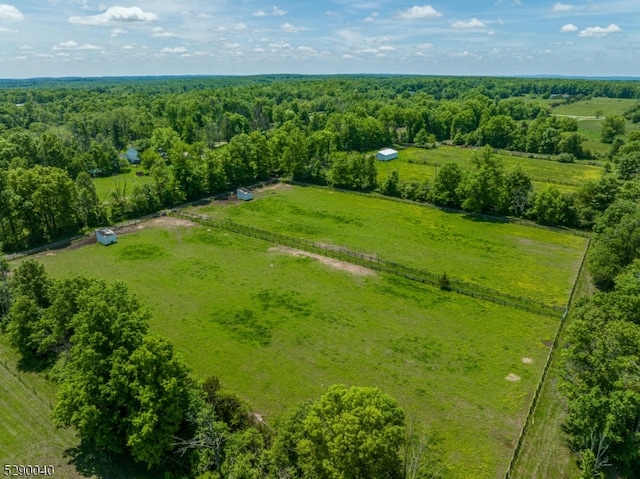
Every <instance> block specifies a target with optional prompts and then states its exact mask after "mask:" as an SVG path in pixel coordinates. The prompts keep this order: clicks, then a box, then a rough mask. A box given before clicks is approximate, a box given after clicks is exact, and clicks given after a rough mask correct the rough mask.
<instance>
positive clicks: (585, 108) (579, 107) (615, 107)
mask: <svg viewBox="0 0 640 479" xmlns="http://www.w3.org/2000/svg"><path fill="white" fill-rule="evenodd" d="M557 101H558V99H550V100H547V103H553V102H557ZM637 102H638V100H632V99H624V98H604V97H596V98H591V99H589V100H583V101H577V102H575V103H570V104H567V105H559V106H557V107H555V108H553V113H554V114H557V115H573V116H594V117H595V116H596V114H597V113H598V112H600V116H601V117H602V118H604V117H605V116H608V115H622V114H623V113H624V112H625V110H627V109H628V108H630V107H632V106H633V105H635V104H636V103H637Z"/></svg>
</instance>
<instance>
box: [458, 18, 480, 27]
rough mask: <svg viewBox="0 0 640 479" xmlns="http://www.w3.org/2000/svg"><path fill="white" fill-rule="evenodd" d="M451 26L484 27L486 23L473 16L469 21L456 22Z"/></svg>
mask: <svg viewBox="0 0 640 479" xmlns="http://www.w3.org/2000/svg"><path fill="white" fill-rule="evenodd" d="M451 26H452V27H453V28H484V27H485V26H486V25H485V24H484V23H483V22H481V21H480V20H478V19H477V18H472V19H471V20H469V21H468V22H462V21H459V22H454V23H452V24H451Z"/></svg>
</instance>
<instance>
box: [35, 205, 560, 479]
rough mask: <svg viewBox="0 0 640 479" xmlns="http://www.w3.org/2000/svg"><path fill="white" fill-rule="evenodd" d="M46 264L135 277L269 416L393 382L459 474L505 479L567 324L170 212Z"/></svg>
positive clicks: (205, 361)
mask: <svg viewBox="0 0 640 479" xmlns="http://www.w3.org/2000/svg"><path fill="white" fill-rule="evenodd" d="M257 203H258V202H257V201H256V202H255V204H257ZM385 204H386V203H385ZM391 204H392V205H394V206H400V205H395V204H393V203H391ZM176 223H177V224H176ZM154 224H155V226H154ZM510 226H511V227H514V228H518V226H517V225H510ZM535 231H537V230H535ZM39 260H40V261H42V262H43V263H44V264H45V265H46V267H47V270H48V271H49V272H50V273H51V274H52V275H54V276H62V275H66V274H70V273H81V274H86V275H90V276H94V277H95V276H97V277H101V278H106V279H110V280H114V279H121V280H124V281H126V282H127V283H128V284H129V285H130V286H131V288H132V290H133V291H135V292H136V293H137V294H138V296H139V297H140V299H141V300H142V301H144V302H145V303H146V304H148V305H149V307H150V309H151V310H152V312H153V315H154V316H153V320H152V324H151V326H152V330H153V331H154V332H157V333H160V334H162V335H164V336H165V337H167V338H169V339H170V340H171V341H172V342H173V343H174V344H175V346H176V349H177V351H179V352H180V354H181V355H182V357H183V358H184V359H185V361H186V362H187V364H188V365H189V366H190V367H191V368H192V369H193V370H194V372H195V373H196V374H197V375H198V376H200V377H202V378H204V377H207V376H208V375H211V374H215V375H217V376H219V377H220V378H221V381H222V383H223V384H224V385H225V386H226V387H228V388H229V389H231V390H233V391H235V392H237V393H238V394H239V395H240V396H241V397H242V398H244V399H245V400H247V401H248V402H249V404H251V406H252V407H253V409H254V410H255V411H258V412H260V413H262V414H264V415H265V417H266V418H267V419H268V420H273V419H274V418H275V417H276V416H277V415H279V414H281V413H282V412H283V411H284V410H286V408H288V407H290V406H291V405H293V404H295V403H296V402H298V401H301V400H305V399H313V398H317V397H319V396H320V395H321V394H322V393H323V392H324V391H325V390H326V388H327V387H328V386H329V385H331V384H335V383H344V384H349V385H351V384H354V385H355V384H357V385H371V386H377V387H379V388H380V389H381V390H383V391H384V392H387V393H389V394H391V395H392V396H394V397H396V398H397V399H398V400H399V401H400V403H401V404H402V405H403V406H404V408H405V410H406V411H407V412H408V413H410V414H415V415H416V416H417V418H418V420H419V421H420V422H421V423H423V424H427V425H429V427H431V428H432V429H434V430H435V431H436V432H437V434H438V435H439V436H440V437H441V440H442V442H441V446H442V448H443V450H444V451H446V462H447V464H448V465H449V467H450V471H449V474H448V477H455V478H484V477H487V478H494V477H498V476H501V475H502V474H504V471H505V468H506V465H507V463H508V460H509V458H510V455H511V453H512V449H513V446H514V441H515V439H516V437H517V434H518V432H519V430H520V427H521V425H522V421H523V420H524V416H525V414H526V410H527V407H528V401H529V400H530V398H531V395H532V393H533V390H534V389H535V386H536V384H537V381H538V379H539V376H540V373H541V369H542V366H543V362H544V358H545V356H546V354H547V351H548V349H547V347H546V346H545V342H546V341H549V340H550V339H551V338H552V337H553V335H554V334H555V330H556V328H557V326H558V320H556V319H551V318H546V317H542V316H538V315H535V314H529V313H525V312H522V311H518V310H515V309H511V308H508V307H504V306H499V305H496V304H493V303H488V302H484V301H478V300H474V299H472V298H468V297H465V296H460V295H457V294H455V293H446V292H442V291H440V290H438V289H434V288H430V287H425V286H422V285H418V284H415V283H412V282H409V281H405V280H400V279H398V278H394V277H388V276H385V275H380V274H374V275H361V274H355V273H353V272H350V271H345V270H342V269H337V268H335V267H330V266H328V265H325V264H323V263H320V262H319V261H316V260H315V259H311V258H307V257H295V256H291V255H289V254H286V253H285V252H283V251H279V250H273V249H272V245H270V244H268V243H264V242H261V241H259V240H255V239H252V238H247V237H242V236H238V235H234V234H231V233H224V232H221V231H217V230H213V231H208V230H207V228H205V227H201V226H180V222H179V221H176V220H174V219H170V218H161V219H159V220H154V221H153V222H152V223H146V225H145V227H144V228H143V229H139V230H137V231H136V232H133V233H129V234H127V235H123V236H120V237H119V242H118V243H117V244H116V245H112V246H109V247H103V246H101V245H91V246H85V247H82V248H77V249H71V250H63V251H58V252H55V253H48V254H42V255H40V256H39ZM509 375H515V376H517V377H518V378H519V380H515V381H509V380H507V377H508V376H509ZM515 376H510V377H511V378H512V379H517V378H516V377H515Z"/></svg>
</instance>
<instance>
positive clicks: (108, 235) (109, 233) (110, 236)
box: [96, 228, 118, 246]
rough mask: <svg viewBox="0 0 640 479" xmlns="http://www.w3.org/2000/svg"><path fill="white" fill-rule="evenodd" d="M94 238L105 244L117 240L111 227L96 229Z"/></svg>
mask: <svg viewBox="0 0 640 479" xmlns="http://www.w3.org/2000/svg"><path fill="white" fill-rule="evenodd" d="M96 240H97V241H98V243H101V244H103V245H105V246H107V245H110V244H112V243H117V242H118V237H117V235H116V234H115V232H114V231H113V230H112V229H111V228H101V229H99V230H96Z"/></svg>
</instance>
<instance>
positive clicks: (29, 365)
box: [17, 356, 55, 373]
mask: <svg viewBox="0 0 640 479" xmlns="http://www.w3.org/2000/svg"><path fill="white" fill-rule="evenodd" d="M54 363H55V360H53V359H50V358H47V359H42V358H33V357H24V356H23V357H21V358H20V359H19V360H18V364H17V369H18V371H20V372H23V373H43V372H45V371H48V370H49V369H51V367H52V366H53V365H54Z"/></svg>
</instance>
